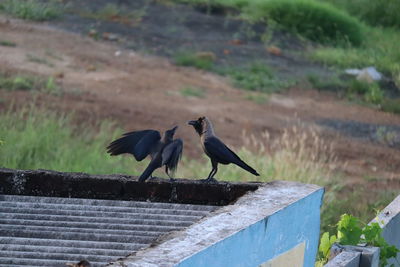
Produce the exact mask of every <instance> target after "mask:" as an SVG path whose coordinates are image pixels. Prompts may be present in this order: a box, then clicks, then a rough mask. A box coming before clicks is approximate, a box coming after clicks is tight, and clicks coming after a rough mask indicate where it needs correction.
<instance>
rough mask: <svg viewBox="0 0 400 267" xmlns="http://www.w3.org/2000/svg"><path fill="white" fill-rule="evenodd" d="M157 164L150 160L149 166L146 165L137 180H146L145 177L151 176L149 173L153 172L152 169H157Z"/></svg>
mask: <svg viewBox="0 0 400 267" xmlns="http://www.w3.org/2000/svg"><path fill="white" fill-rule="evenodd" d="M158 167H159V166H157V164H156V163H155V162H154V161H151V162H150V164H149V166H147V168H146V169H145V170H144V172H143V173H142V174H141V175H140V177H139V179H138V181H139V182H144V181H146V180H147V178H149V177H150V176H151V174H152V173H153V171H154V170H155V169H157V168H158Z"/></svg>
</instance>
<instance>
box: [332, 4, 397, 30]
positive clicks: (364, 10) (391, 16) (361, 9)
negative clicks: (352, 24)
mask: <svg viewBox="0 0 400 267" xmlns="http://www.w3.org/2000/svg"><path fill="white" fill-rule="evenodd" d="M324 1H325V2H330V3H332V4H333V5H335V6H337V7H339V8H342V9H344V10H347V11H348V12H349V13H350V14H352V15H354V16H356V17H359V18H360V19H363V20H364V21H366V22H367V23H369V24H370V25H372V26H377V25H382V26H386V27H400V16H399V14H400V1H398V0H373V1H371V0H353V1H348V0H324Z"/></svg>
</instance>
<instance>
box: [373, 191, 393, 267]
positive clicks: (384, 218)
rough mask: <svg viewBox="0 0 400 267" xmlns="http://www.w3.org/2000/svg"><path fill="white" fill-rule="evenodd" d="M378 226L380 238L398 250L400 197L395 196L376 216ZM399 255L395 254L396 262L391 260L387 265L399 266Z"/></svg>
mask: <svg viewBox="0 0 400 267" xmlns="http://www.w3.org/2000/svg"><path fill="white" fill-rule="evenodd" d="M374 221H378V222H379V224H380V226H381V227H382V228H383V232H382V236H383V238H385V240H386V242H388V243H389V245H394V246H396V247H397V248H400V195H399V196H397V197H396V198H395V199H394V200H393V201H392V202H391V203H390V204H389V205H388V206H387V207H386V208H384V209H383V211H382V212H381V213H379V214H378V217H377V219H375V220H373V222H374ZM399 262H400V253H398V254H397V261H396V260H395V259H391V260H389V261H388V265H389V266H390V265H391V264H394V266H400V265H399Z"/></svg>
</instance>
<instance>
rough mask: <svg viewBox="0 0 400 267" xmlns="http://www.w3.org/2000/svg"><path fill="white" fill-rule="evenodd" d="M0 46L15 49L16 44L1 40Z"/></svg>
mask: <svg viewBox="0 0 400 267" xmlns="http://www.w3.org/2000/svg"><path fill="white" fill-rule="evenodd" d="M0 45H1V46H9V47H16V46H17V44H16V43H14V42H11V41H7V40H1V41H0Z"/></svg>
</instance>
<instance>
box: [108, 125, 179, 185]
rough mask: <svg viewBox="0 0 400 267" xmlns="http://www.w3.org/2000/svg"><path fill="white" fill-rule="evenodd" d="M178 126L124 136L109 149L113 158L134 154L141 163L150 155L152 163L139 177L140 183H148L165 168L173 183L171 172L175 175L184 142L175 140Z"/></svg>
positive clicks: (112, 143) (110, 145) (130, 133)
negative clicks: (154, 174) (156, 170)
mask: <svg viewBox="0 0 400 267" xmlns="http://www.w3.org/2000/svg"><path fill="white" fill-rule="evenodd" d="M177 128H178V126H175V127H174V128H172V129H169V130H167V131H165V132H164V135H163V136H162V137H161V134H160V132H158V131H155V130H143V131H134V132H129V133H125V134H123V136H122V137H121V138H119V139H117V140H115V141H113V142H111V143H110V144H109V145H108V147H107V152H108V153H109V154H110V155H111V156H116V155H120V154H124V153H129V154H132V155H133V156H134V157H135V159H136V160H137V161H141V160H143V159H144V158H146V157H147V156H148V155H150V159H151V161H150V163H149V165H148V166H147V168H146V169H145V170H144V172H143V173H142V174H141V175H140V177H139V182H144V181H146V179H147V178H149V177H150V176H151V175H152V173H153V171H154V170H155V169H157V168H160V167H162V166H165V172H166V173H167V175H168V177H169V178H170V180H171V181H173V180H174V179H173V178H172V177H171V175H170V172H172V173H174V172H175V170H176V169H177V167H178V162H179V160H180V158H181V156H182V149H183V142H182V140H181V139H175V140H174V134H175V131H176V129H177Z"/></svg>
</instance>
